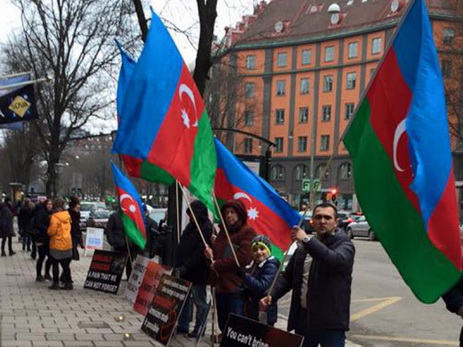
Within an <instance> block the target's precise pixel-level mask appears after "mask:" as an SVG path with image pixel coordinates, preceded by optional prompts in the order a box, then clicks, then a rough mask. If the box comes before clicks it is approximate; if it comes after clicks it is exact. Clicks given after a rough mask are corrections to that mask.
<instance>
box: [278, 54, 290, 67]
mask: <svg viewBox="0 0 463 347" xmlns="http://www.w3.org/2000/svg"><path fill="white" fill-rule="evenodd" d="M287 64H288V53H278V54H277V66H278V67H285V66H286V65H287Z"/></svg>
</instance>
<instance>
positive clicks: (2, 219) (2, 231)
mask: <svg viewBox="0 0 463 347" xmlns="http://www.w3.org/2000/svg"><path fill="white" fill-rule="evenodd" d="M6 201H7V200H6V199H5V202H4V203H1V204H0V237H1V238H2V257H5V256H6V252H5V245H6V242H7V241H8V250H9V251H10V255H14V254H15V252H14V251H13V236H14V229H13V217H14V215H13V213H11V209H10V208H9V207H8V206H7V203H8V202H6Z"/></svg>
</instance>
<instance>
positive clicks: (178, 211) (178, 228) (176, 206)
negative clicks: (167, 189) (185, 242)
mask: <svg viewBox="0 0 463 347" xmlns="http://www.w3.org/2000/svg"><path fill="white" fill-rule="evenodd" d="M179 184H180V183H179V182H178V181H177V180H175V208H176V211H177V228H176V229H177V243H180V207H179V204H178V185H179Z"/></svg>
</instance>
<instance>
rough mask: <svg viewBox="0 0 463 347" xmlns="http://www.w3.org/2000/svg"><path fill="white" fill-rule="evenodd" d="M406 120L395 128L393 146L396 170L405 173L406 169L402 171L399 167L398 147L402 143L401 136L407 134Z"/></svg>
mask: <svg viewBox="0 0 463 347" xmlns="http://www.w3.org/2000/svg"><path fill="white" fill-rule="evenodd" d="M405 120H406V118H404V119H402V121H401V122H400V123H399V125H397V128H395V132H394V142H393V144H392V159H393V160H394V168H395V169H396V170H397V171H401V172H402V171H404V169H402V168H401V167H400V166H399V163H398V161H397V147H398V145H399V141H400V138H401V136H402V135H403V134H404V133H405V131H406V130H407V129H406V126H405Z"/></svg>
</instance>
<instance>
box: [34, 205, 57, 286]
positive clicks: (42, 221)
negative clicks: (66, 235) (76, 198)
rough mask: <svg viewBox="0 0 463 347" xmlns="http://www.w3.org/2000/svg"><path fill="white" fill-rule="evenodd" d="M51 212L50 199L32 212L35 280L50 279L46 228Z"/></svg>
mask: <svg viewBox="0 0 463 347" xmlns="http://www.w3.org/2000/svg"><path fill="white" fill-rule="evenodd" d="M52 213H53V203H52V201H51V200H45V201H44V202H43V204H40V205H39V206H37V208H36V209H35V213H34V228H35V229H36V235H37V236H36V244H37V251H38V254H39V258H38V259H37V266H36V271H37V277H36V281H37V282H42V281H44V280H48V281H51V276H50V268H51V259H50V256H49V251H50V237H49V236H48V233H47V230H48V226H49V225H50V216H51V215H52ZM45 257H48V258H47V261H46V263H45V276H42V267H43V262H44V260H45Z"/></svg>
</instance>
